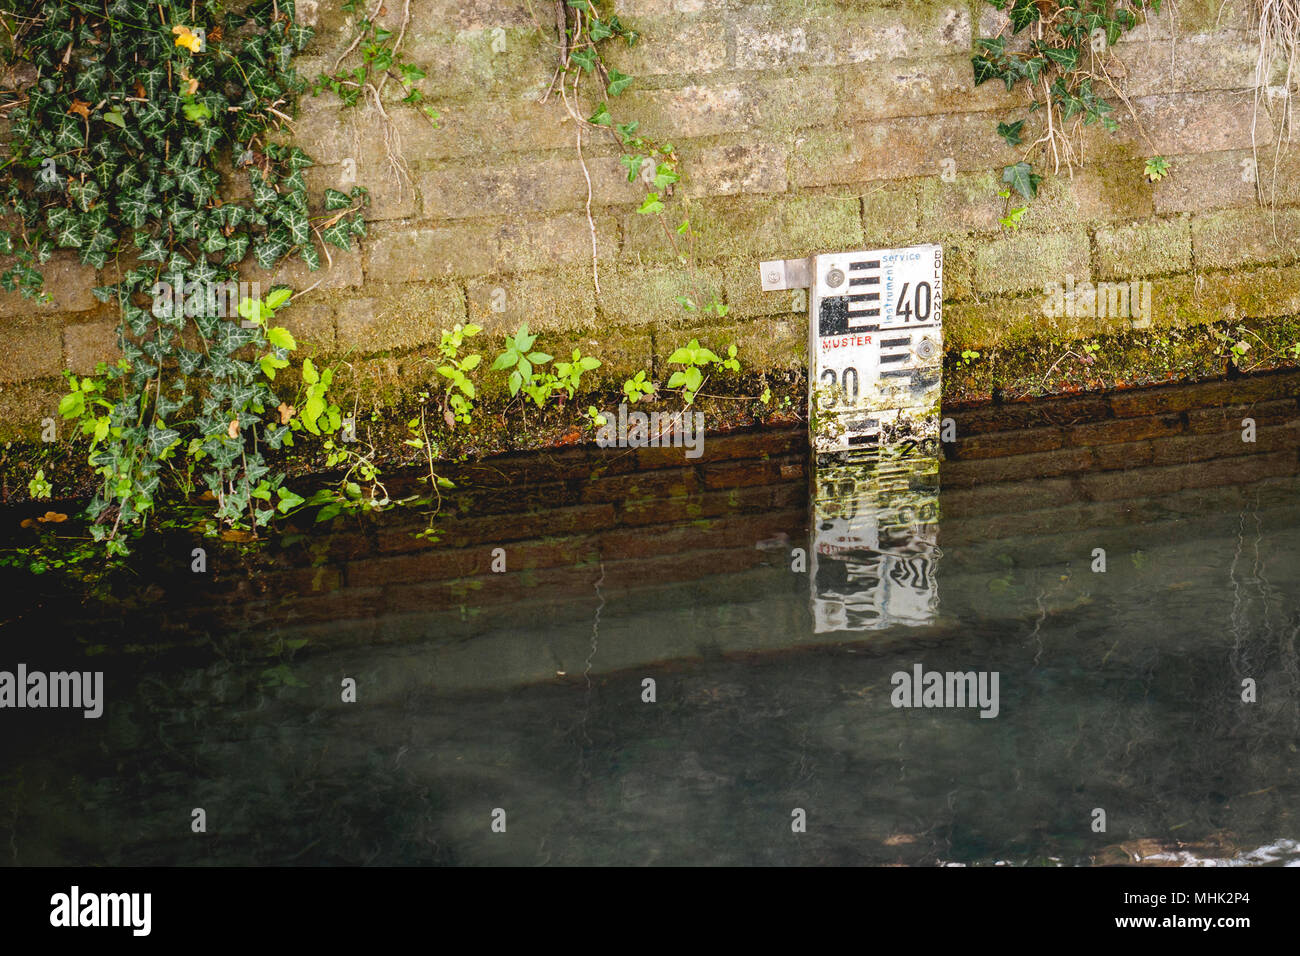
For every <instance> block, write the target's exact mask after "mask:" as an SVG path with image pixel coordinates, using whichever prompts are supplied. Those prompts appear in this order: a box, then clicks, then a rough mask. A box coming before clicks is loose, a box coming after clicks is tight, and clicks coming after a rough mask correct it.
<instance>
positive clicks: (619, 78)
mask: <svg viewBox="0 0 1300 956" xmlns="http://www.w3.org/2000/svg"><path fill="white" fill-rule="evenodd" d="M632 79H633V78H632V77H630V76H628V75H626V74H624V73H620V72H619V71H618V70H610V71H609V86H608V87H607V88H606V92H607V93H609V95H610V96H618V95H619V94H620V93H622V92H623V91H624V90H625V89H627V88H628V86H629V85H630V84H631V83H632Z"/></svg>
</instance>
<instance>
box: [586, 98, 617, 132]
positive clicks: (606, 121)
mask: <svg viewBox="0 0 1300 956" xmlns="http://www.w3.org/2000/svg"><path fill="white" fill-rule="evenodd" d="M587 122H588V123H591V124H592V125H594V126H610V125H612V124H613V122H614V119H613V117H612V116H610V115H609V107H607V106H606V105H605V104H604V103H601V104H600V106H598V107H596V112H594V113H592V114H591V116H590V117H589V118H588V119H587Z"/></svg>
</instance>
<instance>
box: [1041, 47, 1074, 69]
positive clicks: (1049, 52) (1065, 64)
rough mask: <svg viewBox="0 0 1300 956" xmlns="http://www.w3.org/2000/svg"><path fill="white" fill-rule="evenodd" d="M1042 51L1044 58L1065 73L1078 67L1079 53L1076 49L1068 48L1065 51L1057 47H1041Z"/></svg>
mask: <svg viewBox="0 0 1300 956" xmlns="http://www.w3.org/2000/svg"><path fill="white" fill-rule="evenodd" d="M1040 50H1041V52H1042V54H1043V56H1045V57H1047V58H1048V59H1049V60H1051V61H1052V62H1053V63H1055V64H1056V65H1057V66H1059V67H1060V68H1061V71H1062V72H1064V73H1068V72H1070V71H1071V70H1073V69H1074V68H1075V66H1076V65H1078V62H1079V51H1078V50H1077V49H1075V48H1074V47H1066V48H1065V49H1063V50H1059V49H1057V48H1056V47H1041V48H1040Z"/></svg>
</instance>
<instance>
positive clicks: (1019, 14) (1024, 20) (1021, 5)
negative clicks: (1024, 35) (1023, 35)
mask: <svg viewBox="0 0 1300 956" xmlns="http://www.w3.org/2000/svg"><path fill="white" fill-rule="evenodd" d="M1010 16H1011V32H1012V33H1019V32H1020V31H1021V30H1023V29H1024V28H1025V27H1027V26H1029V24H1031V23H1033V22H1034V21H1035V20H1037V19H1038V7H1037V6H1036V5H1035V4H1034V0H1015V5H1014V6H1013V7H1012V8H1011V14H1010Z"/></svg>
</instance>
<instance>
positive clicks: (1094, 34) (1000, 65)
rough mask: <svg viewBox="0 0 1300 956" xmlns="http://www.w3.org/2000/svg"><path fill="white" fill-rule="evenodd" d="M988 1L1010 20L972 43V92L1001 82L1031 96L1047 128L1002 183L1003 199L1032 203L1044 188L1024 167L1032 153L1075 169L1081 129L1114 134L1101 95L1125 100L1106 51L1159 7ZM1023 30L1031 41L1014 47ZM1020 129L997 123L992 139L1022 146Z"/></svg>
mask: <svg viewBox="0 0 1300 956" xmlns="http://www.w3.org/2000/svg"><path fill="white" fill-rule="evenodd" d="M988 2H989V3H990V4H991V5H992V6H993V7H995V8H996V9H998V10H1000V11H1004V12H1005V13H1006V14H1007V23H1006V24H1005V25H1004V26H1003V28H1002V29H1001V30H999V32H998V33H997V35H995V36H992V37H981V38H979V39H977V40H976V46H977V48H978V51H977V52H976V54H975V55H974V56H973V57H972V58H971V65H972V67H973V68H974V71H975V85H976V86H979V85H980V84H981V83H987V82H988V81H990V80H1001V81H1002V82H1003V83H1005V84H1006V88H1007V90H1008V91H1010V90H1012V89H1014V88H1015V87H1016V85H1017V84H1026V85H1027V86H1028V88H1029V89H1030V91H1031V92H1032V94H1033V97H1034V102H1033V103H1032V105H1031V106H1030V110H1031V111H1039V110H1041V111H1043V114H1044V117H1045V120H1044V123H1045V126H1046V129H1045V130H1044V131H1043V133H1042V135H1041V136H1040V137H1039V138H1038V139H1037V140H1035V141H1034V142H1033V143H1031V144H1030V145H1029V146H1028V147H1027V149H1026V152H1025V159H1023V160H1021V162H1019V163H1016V164H1014V165H1012V166H1008V167H1006V169H1005V170H1003V176H1002V181H1003V182H1004V183H1005V184H1006V185H1007V186H1008V192H1009V191H1010V190H1011V189H1014V190H1015V191H1016V192H1017V193H1019V194H1020V195H1021V196H1023V197H1024V198H1025V199H1027V200H1032V199H1033V198H1035V197H1036V196H1037V195H1038V186H1039V183H1040V182H1041V181H1042V176H1041V175H1039V174H1038V173H1035V172H1034V171H1033V167H1032V164H1030V163H1029V162H1027V160H1028V158H1029V156H1030V155H1031V154H1032V153H1033V152H1034V150H1035V149H1037V148H1038V147H1040V146H1041V147H1042V148H1043V151H1044V152H1045V153H1050V155H1051V157H1052V162H1053V170H1054V171H1058V170H1059V169H1060V166H1061V163H1062V162H1064V163H1065V164H1066V166H1067V167H1073V165H1074V163H1075V162H1076V161H1077V154H1076V148H1075V146H1074V144H1073V142H1072V139H1073V134H1074V133H1075V132H1077V130H1078V127H1079V125H1080V124H1082V125H1084V126H1091V125H1094V124H1098V123H1099V124H1101V126H1102V127H1104V128H1105V129H1107V130H1109V131H1111V132H1114V131H1116V130H1117V129H1119V123H1118V122H1117V121H1116V120H1115V118H1114V116H1113V115H1112V114H1113V113H1114V106H1113V104H1112V103H1111V102H1110V101H1109V100H1108V99H1106V97H1105V96H1103V95H1102V92H1101V91H1102V90H1109V91H1110V92H1111V93H1112V94H1113V95H1116V96H1118V97H1119V98H1120V99H1122V100H1124V94H1123V92H1122V91H1121V89H1120V87H1119V85H1118V84H1117V83H1116V82H1115V78H1114V77H1113V76H1112V74H1111V72H1110V68H1109V67H1108V65H1107V61H1106V57H1107V52H1108V50H1109V48H1110V47H1111V46H1113V45H1114V43H1115V42H1116V41H1117V40H1118V39H1119V38H1120V37H1121V36H1122V35H1123V34H1124V33H1125V32H1127V31H1129V30H1131V29H1133V28H1134V27H1135V26H1137V24H1138V15H1139V14H1140V13H1143V12H1145V11H1147V10H1150V11H1153V12H1155V13H1159V12H1160V0H988ZM1008 29H1009V30H1010V34H1009V35H1008V32H1007V31H1008ZM1026 29H1032V31H1033V35H1032V37H1031V38H1030V39H1029V40H1028V42H1018V41H1017V40H1016V37H1018V36H1019V34H1020V33H1021V32H1022V31H1024V30H1026ZM1124 101H1125V103H1126V105H1127V100H1124ZM1130 112H1131V111H1130ZM1024 123H1025V121H1024V120H1023V119H1020V120H1016V121H1014V122H1010V123H999V124H998V127H997V135H999V136H1000V137H1002V138H1003V139H1004V140H1006V142H1007V143H1008V144H1009V145H1011V146H1019V145H1021V143H1022V130H1023V127H1024ZM1139 129H1140V127H1139ZM1143 136H1145V133H1143ZM1023 211H1024V210H1023V209H1021V210H1019V212H1023ZM1016 218H1017V219H1018V216H1017V217H1016Z"/></svg>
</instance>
